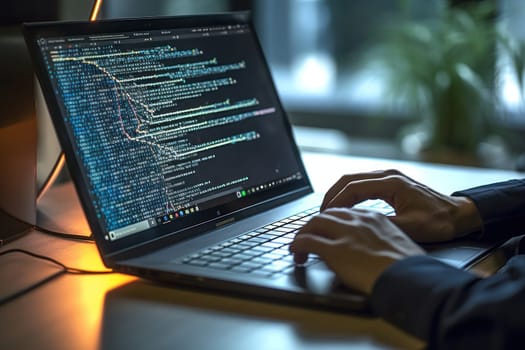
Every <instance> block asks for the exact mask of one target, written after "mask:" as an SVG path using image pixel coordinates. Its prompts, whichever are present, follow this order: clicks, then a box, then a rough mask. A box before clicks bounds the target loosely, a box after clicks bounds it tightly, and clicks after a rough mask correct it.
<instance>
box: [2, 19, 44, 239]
mask: <svg viewBox="0 0 525 350" xmlns="http://www.w3.org/2000/svg"><path fill="white" fill-rule="evenodd" d="M26 51H27V50H26V48H25V45H24V42H23V41H22V40H21V34H20V33H19V31H18V30H16V29H15V28H2V27H0V52H2V54H1V55H0V169H1V170H0V240H2V241H3V242H4V243H5V242H7V241H9V240H11V239H14V238H15V237H18V236H19V235H20V234H21V233H23V232H24V231H25V230H27V228H28V227H30V226H31V225H34V224H35V220H36V210H35V207H36V205H35V195H36V191H35V186H36V185H35V171H36V170H35V169H36V140H37V136H36V135H37V131H36V117H35V113H34V108H33V105H34V104H33V89H34V87H33V82H34V78H33V70H32V69H31V63H30V61H29V56H28V54H27V52H26ZM24 223H26V224H24Z"/></svg>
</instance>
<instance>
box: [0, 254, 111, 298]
mask: <svg viewBox="0 0 525 350" xmlns="http://www.w3.org/2000/svg"><path fill="white" fill-rule="evenodd" d="M11 253H20V254H25V255H29V256H31V257H33V258H36V259H40V260H45V261H48V262H51V263H52V264H54V265H56V266H58V267H60V268H61V269H60V270H59V271H57V272H55V273H53V274H52V275H50V276H47V277H46V278H44V279H42V280H40V281H38V282H37V283H34V284H32V285H30V286H28V287H26V288H23V289H22V290H19V291H17V292H16V293H13V294H11V295H8V296H6V297H3V298H1V299H0V306H2V305H4V304H7V303H8V302H11V301H13V300H15V299H17V298H19V297H21V296H22V295H24V294H27V293H29V292H30V291H32V290H34V289H36V288H38V287H40V286H42V285H44V284H46V283H47V282H49V281H52V280H54V279H55V278H57V277H59V276H62V275H64V274H67V273H69V274H74V275H107V274H112V273H115V272H114V271H112V270H107V271H94V270H84V269H79V268H76V267H69V266H66V265H64V264H63V263H61V262H60V261H58V260H55V259H53V258H50V257H48V256H45V255H40V254H36V253H33V252H30V251H27V250H24V249H16V248H15V249H9V250H5V251H3V252H0V256H2V255H6V254H11Z"/></svg>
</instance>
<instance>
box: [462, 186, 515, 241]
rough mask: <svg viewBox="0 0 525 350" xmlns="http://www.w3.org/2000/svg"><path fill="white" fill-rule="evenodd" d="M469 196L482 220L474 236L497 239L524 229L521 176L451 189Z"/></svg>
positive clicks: (503, 238)
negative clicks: (481, 226) (481, 228)
mask: <svg viewBox="0 0 525 350" xmlns="http://www.w3.org/2000/svg"><path fill="white" fill-rule="evenodd" d="M452 195H453V196H463V197H468V198H470V199H471V200H472V201H473V202H474V204H475V205H476V207H477V208H478V211H479V213H480V215H481V218H482V220H483V232H482V234H480V235H477V236H476V237H477V238H479V239H483V240H487V241H500V240H505V239H508V238H510V237H513V236H517V235H521V234H524V233H525V180H511V181H505V182H500V183H495V184H491V185H486V186H480V187H475V188H471V189H468V190H463V191H458V192H454V193H453V194H452Z"/></svg>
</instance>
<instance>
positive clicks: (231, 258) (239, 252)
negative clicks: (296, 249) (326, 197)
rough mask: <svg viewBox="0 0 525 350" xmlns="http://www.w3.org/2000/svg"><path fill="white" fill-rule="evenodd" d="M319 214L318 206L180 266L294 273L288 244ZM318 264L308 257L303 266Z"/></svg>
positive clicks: (263, 273)
mask: <svg viewBox="0 0 525 350" xmlns="http://www.w3.org/2000/svg"><path fill="white" fill-rule="evenodd" d="M318 212H319V207H315V208H311V209H308V210H305V211H303V212H301V213H298V214H296V215H293V216H290V217H288V218H286V219H283V220H280V221H277V222H274V223H272V224H270V225H266V226H264V227H261V228H258V229H256V230H254V231H251V232H248V233H245V234H243V235H240V236H237V237H235V238H232V239H230V240H227V241H225V242H222V243H219V244H217V245H214V246H211V247H208V248H205V249H202V250H200V251H198V252H197V253H195V254H191V255H189V256H187V257H185V258H183V260H182V263H184V264H188V265H193V266H207V267H211V268H214V269H219V270H229V271H234V272H241V273H249V274H253V275H258V276H267V277H279V276H281V275H283V274H287V273H290V272H291V271H293V269H294V266H295V263H294V260H293V255H292V254H290V252H289V250H288V245H289V244H290V243H291V242H292V241H293V239H294V237H295V234H296V232H297V230H298V229H299V228H301V227H302V226H303V225H304V224H306V223H307V222H308V220H310V218H311V217H312V216H314V215H315V214H317V213H318ZM317 261H319V259H318V258H317V257H315V256H314V257H310V259H309V260H308V262H307V263H306V264H305V266H308V265H312V264H314V263H316V262H317Z"/></svg>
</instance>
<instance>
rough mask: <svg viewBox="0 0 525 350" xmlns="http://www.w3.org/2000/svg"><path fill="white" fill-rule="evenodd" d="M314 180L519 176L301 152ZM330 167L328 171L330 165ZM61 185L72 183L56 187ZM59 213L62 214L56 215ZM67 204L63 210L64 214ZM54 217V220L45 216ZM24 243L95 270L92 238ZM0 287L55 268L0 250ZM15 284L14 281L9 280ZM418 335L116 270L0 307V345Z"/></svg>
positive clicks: (254, 349)
mask: <svg viewBox="0 0 525 350" xmlns="http://www.w3.org/2000/svg"><path fill="white" fill-rule="evenodd" d="M303 158H304V161H305V165H306V167H307V169H308V171H309V174H310V176H311V179H312V182H313V184H314V187H315V189H316V190H318V191H324V190H326V189H327V188H328V187H329V186H330V184H332V183H333V182H335V181H336V180H337V179H338V178H339V177H340V175H342V174H344V173H350V172H357V171H367V170H375V169H386V168H397V169H400V170H401V171H404V172H405V173H407V174H408V175H409V176H411V177H413V178H415V179H417V180H419V181H422V182H424V183H426V184H429V185H431V186H433V187H434V188H436V189H437V190H440V191H442V192H445V193H448V192H451V191H453V190H455V189H460V188H467V187H472V186H475V185H480V184H484V183H489V182H494V181H502V180H507V179H509V178H516V177H519V176H520V174H518V173H514V172H509V171H501V170H488V169H474V168H462V167H452V166H441V165H439V166H438V165H428V164H420V163H411V162H400V161H392V160H382V159H367V158H357V157H343V156H336V155H322V154H315V153H305V154H303ZM327 169H330V171H327ZM53 191H54V193H50V194H49V198H52V197H53V196H58V197H60V196H63V195H64V194H68V196H69V198H72V197H71V195H72V192H73V191H72V187H71V185H70V184H69V185H68V184H66V185H64V186H60V187H58V188H55V189H53ZM51 203H53V201H51V202H50V203H43V204H44V207H45V208H44V210H45V211H46V213H47V214H48V215H49V216H50V217H52V216H55V215H56V216H61V217H64V216H65V217H66V219H67V220H66V224H67V225H69V226H68V227H71V228H72V230H73V229H75V230H85V229H86V226H85V225H86V224H85V220H84V219H83V216H82V215H80V214H78V212H79V210H80V209H79V207H78V204H75V205H71V204H70V203H67V201H58V202H54V203H53V204H52V205H51ZM61 213H62V215H61ZM64 213H65V214H64ZM50 221H52V220H50ZM12 248H23V249H27V250H30V251H33V252H36V253H40V254H43V255H47V256H51V257H53V258H55V259H57V260H59V261H61V262H63V263H64V264H66V265H68V266H74V267H78V268H84V269H91V270H99V269H103V268H104V267H103V265H102V263H101V261H100V259H99V256H98V253H97V250H96V247H95V245H94V244H92V243H79V242H74V241H68V240H63V239H59V238H54V237H51V236H47V235H44V234H42V233H39V232H31V233H29V234H28V235H26V236H25V237H23V238H21V239H19V240H17V241H15V242H13V243H11V244H9V245H7V246H6V247H4V248H3V250H5V249H12ZM0 264H1V265H0V266H1V267H0V292H1V293H2V295H5V294H6V290H9V288H11V289H13V288H16V287H18V286H20V285H22V286H23V285H24V283H31V281H36V280H38V278H41V277H42V276H45V275H46V274H50V273H53V272H54V271H56V270H57V268H56V267H54V266H53V265H51V264H49V263H47V262H42V261H39V260H35V259H33V258H30V257H25V256H23V255H18V254H9V255H5V256H1V257H0ZM15 290H16V289H15ZM422 347H424V344H423V343H422V342H421V341H419V340H418V339H415V338H413V337H410V336H409V335H406V334H405V333H403V332H401V331H399V330H397V329H396V328H395V327H393V326H391V325H389V324H387V323H386V322H383V321H382V320H380V319H376V318H363V317H358V316H355V315H349V314H342V313H334V312H326V311H322V310H314V309H307V308H299V307H292V306H287V305H282V304H277V303H270V302H264V301H258V300H251V299H250V298H248V297H246V298H233V297H229V296H227V295H221V294H217V293H205V292H202V291H198V290H189V289H183V288H176V287H174V288H172V287H167V286H162V285H158V284H154V283H151V282H147V281H144V280H140V279H137V278H135V277H131V276H126V275H122V274H111V275H62V276H60V277H58V278H56V279H54V280H52V281H51V282H49V283H47V284H45V285H43V286H41V287H39V288H38V289H36V290H33V291H32V292H30V293H28V294H26V295H24V296H22V297H20V298H18V299H16V300H14V301H12V302H10V303H8V304H5V305H3V306H1V307H0V348H1V349H96V348H102V349H135V348H139V349H156V348H168V349H199V350H201V349H228V350H237V349H238V350H247V349H248V350H258V349H323V350H325V349H352V348H359V349H420V348H422Z"/></svg>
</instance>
